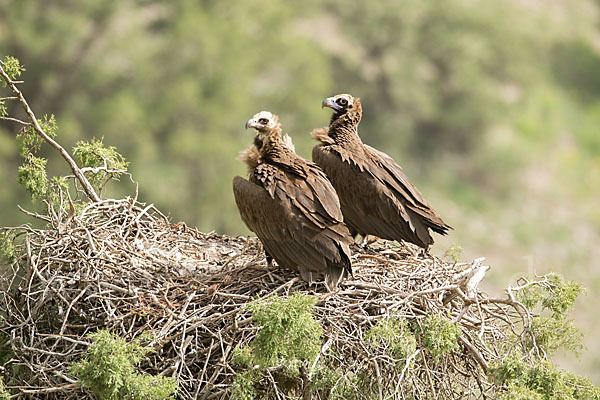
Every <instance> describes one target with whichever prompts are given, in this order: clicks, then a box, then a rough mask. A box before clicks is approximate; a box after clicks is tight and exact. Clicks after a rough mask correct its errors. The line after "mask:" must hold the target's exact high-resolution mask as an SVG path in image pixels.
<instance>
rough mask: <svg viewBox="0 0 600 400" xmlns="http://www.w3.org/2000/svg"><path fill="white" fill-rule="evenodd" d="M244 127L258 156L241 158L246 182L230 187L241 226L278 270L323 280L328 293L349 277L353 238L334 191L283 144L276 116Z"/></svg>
mask: <svg viewBox="0 0 600 400" xmlns="http://www.w3.org/2000/svg"><path fill="white" fill-rule="evenodd" d="M246 126H247V127H252V128H254V129H256V131H257V136H256V139H255V147H256V150H257V151H256V152H254V151H251V150H248V151H247V152H246V153H244V154H248V155H251V157H245V158H244V157H242V160H243V161H245V162H246V164H247V165H248V168H249V172H250V173H249V175H250V179H249V181H248V180H246V179H243V178H241V177H235V178H234V181H233V191H234V196H235V200H236V204H237V205H238V209H239V211H240V216H241V217H242V220H243V221H244V223H245V224H246V226H248V228H249V229H250V230H252V231H253V232H254V233H256V235H257V236H258V237H259V239H260V240H261V242H262V243H263V245H264V247H265V250H266V251H267V253H268V254H270V255H271V256H272V257H273V258H274V259H275V261H277V263H278V264H279V265H280V266H283V267H287V268H291V269H296V270H298V271H299V272H300V274H301V276H302V278H303V279H305V280H307V281H309V282H313V281H315V280H320V279H325V281H326V283H327V284H328V286H329V287H335V286H337V284H338V283H339V281H340V280H341V279H343V278H344V277H346V276H348V275H349V274H350V273H351V265H350V250H349V245H350V244H351V243H352V238H351V236H350V234H349V231H348V229H347V228H346V227H345V226H344V224H343V222H342V213H341V211H340V206H339V200H338V198H337V195H336V193H335V189H334V188H333V186H332V185H331V183H330V182H329V181H328V180H327V178H326V177H325V175H324V174H323V172H322V171H320V169H319V168H318V167H317V166H316V165H315V164H312V163H311V162H309V161H306V160H304V159H302V158H301V157H299V156H297V155H296V154H295V153H294V151H293V150H292V148H291V147H290V145H289V144H286V143H285V142H284V141H283V140H282V136H281V129H280V127H279V124H278V122H277V117H276V116H274V115H272V114H271V113H268V112H260V113H258V114H256V115H255V116H254V117H253V119H251V120H249V121H248V123H247V124H246ZM257 155H258V156H257Z"/></svg>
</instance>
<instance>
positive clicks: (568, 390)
mask: <svg viewBox="0 0 600 400" xmlns="http://www.w3.org/2000/svg"><path fill="white" fill-rule="evenodd" d="M490 375H491V376H492V377H493V378H495V379H496V381H497V382H498V383H499V384H501V385H504V388H505V390H504V392H503V393H502V394H501V396H500V398H501V399H507V400H508V399H511V400H512V399H540V400H588V399H589V400H598V399H600V389H599V388H597V387H594V385H593V384H592V382H591V380H590V379H589V378H582V377H578V376H576V375H574V374H572V373H570V372H565V371H561V370H558V369H557V368H556V366H555V365H553V364H552V363H550V362H548V361H540V362H538V363H536V364H535V365H533V366H529V365H527V364H526V363H525V362H524V361H521V360H518V359H517V358H516V357H513V356H511V357H508V358H506V359H505V360H504V361H503V362H502V363H500V364H497V365H494V366H492V367H491V368H490ZM527 396H529V397H527Z"/></svg>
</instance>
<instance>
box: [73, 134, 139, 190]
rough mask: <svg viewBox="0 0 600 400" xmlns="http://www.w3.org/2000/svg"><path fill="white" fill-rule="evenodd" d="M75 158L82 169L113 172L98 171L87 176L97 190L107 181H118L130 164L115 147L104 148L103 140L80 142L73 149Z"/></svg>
mask: <svg viewBox="0 0 600 400" xmlns="http://www.w3.org/2000/svg"><path fill="white" fill-rule="evenodd" d="M73 156H74V158H75V161H76V162H77V164H78V165H79V167H81V168H86V167H89V168H102V167H106V169H108V170H111V171H113V172H110V173H109V172H107V171H106V170H102V169H98V170H97V171H96V172H94V171H91V172H88V173H87V174H86V177H87V178H88V180H89V181H90V184H91V185H92V186H93V187H94V188H95V189H96V190H98V189H100V188H101V187H102V185H104V184H105V183H106V181H108V180H110V179H111V178H114V179H118V178H119V177H120V176H121V174H122V172H117V171H127V168H128V167H129V163H128V162H127V161H125V158H124V157H123V156H122V155H121V154H119V153H118V152H117V149H116V148H115V147H114V146H109V147H104V143H103V142H102V139H92V140H90V141H89V142H88V141H79V142H77V144H76V145H75V147H73Z"/></svg>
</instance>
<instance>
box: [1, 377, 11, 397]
mask: <svg viewBox="0 0 600 400" xmlns="http://www.w3.org/2000/svg"><path fill="white" fill-rule="evenodd" d="M9 399H10V393H8V390H6V387H5V386H4V381H2V377H1V376H0V400H9Z"/></svg>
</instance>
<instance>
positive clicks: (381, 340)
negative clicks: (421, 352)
mask: <svg viewBox="0 0 600 400" xmlns="http://www.w3.org/2000/svg"><path fill="white" fill-rule="evenodd" d="M365 340H366V341H367V342H369V343H371V346H373V347H377V346H382V347H385V348H387V349H389V351H390V353H391V355H392V356H393V357H395V358H401V359H406V358H408V357H409V356H410V355H411V354H413V353H414V352H415V350H416V349H417V339H416V338H415V335H414V334H413V333H412V332H411V330H410V329H409V328H408V324H407V323H406V321H404V320H401V319H399V318H389V319H385V320H381V321H379V322H378V323H377V325H375V326H374V327H372V328H371V329H370V330H369V331H368V332H367V334H366V335H365Z"/></svg>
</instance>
